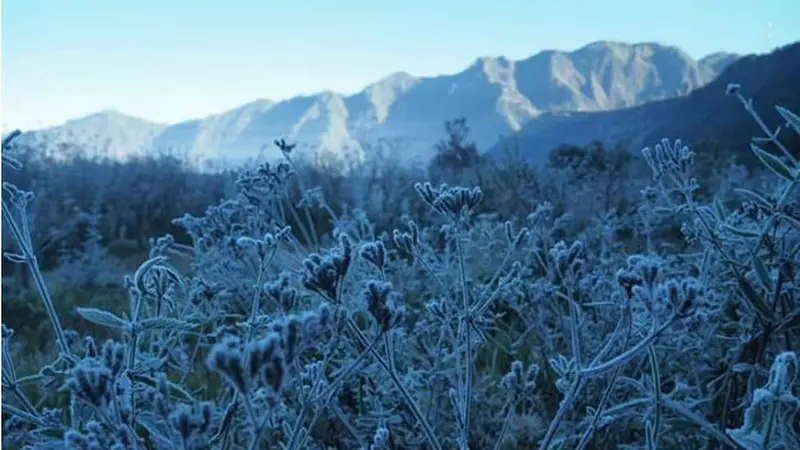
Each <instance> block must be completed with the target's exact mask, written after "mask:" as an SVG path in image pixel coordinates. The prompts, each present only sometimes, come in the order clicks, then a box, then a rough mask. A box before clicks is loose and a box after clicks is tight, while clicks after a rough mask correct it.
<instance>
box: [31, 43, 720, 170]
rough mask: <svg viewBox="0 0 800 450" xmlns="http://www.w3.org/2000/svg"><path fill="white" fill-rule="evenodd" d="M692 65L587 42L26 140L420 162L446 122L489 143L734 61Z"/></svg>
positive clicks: (692, 82)
mask: <svg viewBox="0 0 800 450" xmlns="http://www.w3.org/2000/svg"><path fill="white" fill-rule="evenodd" d="M703 59H705V60H706V62H700V60H697V61H696V60H694V59H692V58H691V57H690V56H689V55H687V54H686V53H685V52H683V51H682V50H680V49H679V48H677V47H674V46H668V45H663V44H658V43H634V44H626V43H622V42H617V41H596V42H592V43H589V44H587V45H585V46H583V47H580V48H578V49H576V50H573V51H562V50H544V51H541V52H538V53H536V54H533V55H531V56H529V57H527V58H524V59H521V60H511V59H509V58H506V57H503V56H483V57H479V58H476V59H475V60H473V62H472V63H471V64H470V65H469V66H467V67H466V68H465V69H463V70H461V71H459V72H456V73H453V74H443V75H437V76H431V77H416V76H414V75H411V74H409V73H407V72H403V71H398V72H394V73H392V74H389V75H387V76H385V77H383V78H381V79H379V80H376V81H375V82H373V83H370V84H369V85H367V86H365V88H364V89H362V90H361V91H359V92H357V93H354V94H351V95H345V94H341V93H336V92H330V91H323V92H319V93H316V94H311V95H298V96H294V97H291V98H289V99H286V100H283V101H272V100H268V99H257V100H254V101H253V102H249V103H246V104H244V105H240V106H238V107H236V108H233V109H231V110H228V111H224V112H221V113H217V114H212V115H209V116H207V117H204V118H198V119H193V120H187V121H183V122H179V123H176V124H156V123H153V122H149V121H147V120H145V119H140V118H136V117H132V116H128V115H125V114H123V113H119V112H116V111H112V112H108V113H107V114H108V115H109V116H111V118H110V119H109V123H110V124H113V126H110V127H109V129H108V130H104V129H102V124H103V122H102V120H100V119H99V118H98V114H102V113H95V114H93V115H90V116H87V117H84V118H78V119H73V120H71V121H69V122H67V123H66V124H64V125H61V126H58V127H52V128H49V129H46V130H41V131H37V132H33V133H37V134H40V135H43V136H45V137H50V138H51V139H55V140H63V139H61V138H62V137H64V135H65V134H66V135H67V136H70V139H73V140H77V141H78V142H80V143H81V144H83V145H87V146H88V145H91V143H92V142H94V141H97V142H105V143H106V145H105V146H99V147H102V148H101V149H100V150H99V151H98V152H106V153H108V154H110V155H113V156H120V155H126V154H137V153H144V152H148V151H153V150H156V149H158V150H167V151H177V152H179V153H184V154H187V155H188V156H190V157H191V158H197V159H208V158H211V159H214V158H220V157H223V158H226V159H229V160H232V161H238V160H245V159H249V158H254V157H258V156H262V157H267V158H269V157H274V156H276V155H277V153H276V151H275V150H274V149H270V150H267V151H266V153H265V152H264V150H263V145H264V144H266V143H270V142H272V141H273V140H274V139H276V138H286V139H288V140H292V141H295V142H297V143H298V144H300V146H299V148H301V149H302V148H306V149H314V150H319V151H321V152H327V153H333V154H342V153H343V152H345V151H348V150H355V151H363V148H362V145H361V144H362V143H364V142H366V143H375V142H380V141H383V140H389V141H399V142H401V143H402V144H403V145H404V146H405V148H404V149H403V150H404V151H403V157H404V158H406V159H411V160H414V159H427V158H429V157H430V156H431V155H432V152H433V145H434V143H435V142H436V140H438V139H439V138H440V134H441V132H442V124H443V123H444V121H446V120H450V119H454V118H457V117H462V116H465V117H467V119H468V121H469V123H470V126H471V127H472V134H473V138H474V139H475V140H476V141H477V142H478V144H479V146H481V147H482V148H488V147H489V146H490V145H492V144H494V143H495V142H497V140H498V138H499V137H500V136H502V135H508V134H510V133H513V132H516V131H519V130H521V129H523V127H524V126H525V125H526V124H527V123H529V122H530V121H532V120H535V119H537V118H539V117H542V116H546V115H547V114H549V113H571V112H585V111H605V110H612V109H619V108H625V107H630V106H635V105H640V104H643V103H647V102H650V101H655V100H661V99H665V98H672V97H675V96H681V95H686V94H688V93H689V92H691V91H693V90H694V89H697V88H699V87H701V86H703V85H705V84H707V83H708V82H710V81H711V80H712V79H713V78H714V77H715V76H716V75H717V73H718V70H720V68H724V67H725V66H726V65H727V64H730V63H731V62H732V61H733V60H734V59H735V57H734V56H731V55H730V54H729V53H724V52H718V53H714V54H712V55H708V56H707V57H705V58H703ZM98 128H100V129H98ZM104 134H109V135H110V136H104ZM76 135H81V136H80V137H79V138H77V139H76ZM98 135H99V136H98ZM109 147H111V148H109Z"/></svg>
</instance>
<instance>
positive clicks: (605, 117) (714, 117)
mask: <svg viewBox="0 0 800 450" xmlns="http://www.w3.org/2000/svg"><path fill="white" fill-rule="evenodd" d="M722 59H725V57H723V58H722ZM797 73H800V43H795V44H791V45H788V46H785V47H783V48H780V49H778V50H776V51H774V52H772V53H770V54H766V55H758V56H756V55H750V56H746V57H743V58H738V59H737V60H736V61H735V62H733V63H731V64H730V65H729V66H728V67H727V68H726V69H725V70H724V71H723V72H722V73H721V74H720V75H719V76H717V78H716V79H715V80H714V81H712V82H711V83H710V84H708V85H706V86H704V87H701V88H699V89H697V90H695V91H693V92H691V93H689V94H688V95H685V96H682V97H675V98H670V99H665V100H662V101H655V102H651V103H647V104H643V105H640V106H635V107H630V108H624V109H619V110H614V111H601V112H590V113H572V114H548V115H546V116H542V117H540V118H538V119H537V120H534V121H531V122H530V123H529V124H528V125H527V126H525V127H524V128H523V129H522V130H521V131H519V132H518V133H516V135H514V136H513V137H511V138H509V139H507V140H505V141H503V142H501V143H500V144H498V145H496V146H495V147H494V148H493V149H491V150H490V152H489V153H491V154H495V155H500V154H502V153H503V151H504V149H505V148H507V147H508V146H513V147H516V148H517V149H519V150H520V151H522V152H523V153H524V154H525V155H526V156H527V157H528V158H530V159H531V160H532V161H542V160H543V159H544V158H546V157H547V155H548V154H549V152H550V151H551V150H552V149H554V148H556V147H558V146H559V145H561V144H572V145H586V144H588V143H590V142H592V141H599V142H603V143H605V144H611V145H613V144H616V143H622V142H628V143H629V144H630V145H631V146H632V147H633V148H634V149H639V148H642V147H644V146H647V145H652V144H653V143H655V142H658V141H659V140H660V139H662V138H665V137H666V138H669V139H675V138H681V139H682V140H683V141H684V142H686V143H699V142H702V141H715V142H717V143H719V144H721V145H723V146H725V148H730V149H731V151H734V150H736V151H739V150H742V149H744V150H746V149H747V145H748V143H749V142H750V137H752V136H763V135H764V133H763V132H762V131H761V130H760V129H759V128H758V125H757V124H755V122H754V121H753V119H752V117H750V116H749V114H747V112H746V111H745V110H744V107H743V106H742V105H741V104H740V103H739V102H738V101H737V100H736V98H735V97H730V96H726V95H725V92H726V88H727V86H728V84H730V83H735V84H740V85H741V86H742V94H743V95H744V96H745V97H747V98H752V99H753V104H754V105H755V107H756V108H757V110H758V112H759V114H760V115H761V117H762V118H763V119H764V121H765V122H766V123H767V124H768V126H773V127H774V126H776V125H778V124H780V123H781V120H780V119H779V116H778V114H777V112H776V111H775V108H774V105H781V106H784V107H787V108H789V109H792V110H800V86H798V81H797Z"/></svg>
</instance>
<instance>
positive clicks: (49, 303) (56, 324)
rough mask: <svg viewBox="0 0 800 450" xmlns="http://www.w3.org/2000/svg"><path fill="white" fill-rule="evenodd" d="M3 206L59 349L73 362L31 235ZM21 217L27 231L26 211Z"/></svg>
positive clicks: (4, 206) (8, 209)
mask: <svg viewBox="0 0 800 450" xmlns="http://www.w3.org/2000/svg"><path fill="white" fill-rule="evenodd" d="M2 205H3V211H4V212H5V214H3V217H4V218H5V220H6V223H7V224H8V227H9V231H10V232H11V236H12V237H13V238H14V240H15V241H16V244H17V247H19V249H20V251H21V252H22V254H23V256H24V257H25V259H26V261H27V266H28V269H30V271H31V275H33V279H34V281H35V283H36V289H37V290H38V291H39V296H40V297H41V298H42V302H43V303H44V308H45V310H46V311H47V317H48V318H49V319H50V324H51V325H52V326H53V331H54V332H55V335H56V341H57V342H58V349H59V351H60V352H61V354H63V355H64V357H66V358H67V359H70V360H71V359H73V358H72V352H71V351H70V349H69V344H68V343H67V338H66V336H65V335H64V329H63V328H62V326H61V321H60V320H59V318H58V313H57V312H56V308H55V306H54V305H53V299H52V298H51V297H50V292H49V291H48V290H47V285H46V284H45V282H44V278H42V272H41V270H40V269H39V262H38V260H37V259H36V255H35V254H34V253H33V248H32V245H31V242H30V233H27V234H23V231H22V230H20V228H19V225H18V224H17V222H16V221H15V220H14V219H13V218H12V217H11V212H10V211H11V209H10V208H9V207H8V204H7V203H6V200H5V199H3V201H2ZM20 215H21V217H20V220H21V221H22V223H23V227H24V228H25V229H27V227H25V223H26V219H25V216H24V211H21V214H20Z"/></svg>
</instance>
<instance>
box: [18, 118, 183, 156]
mask: <svg viewBox="0 0 800 450" xmlns="http://www.w3.org/2000/svg"><path fill="white" fill-rule="evenodd" d="M166 127H167V125H164V124H157V123H152V122H148V121H146V120H143V119H140V118H138V117H133V116H128V115H125V114H123V113H121V112H119V111H116V110H113V109H105V110H103V111H100V112H97V113H94V114H91V115H88V116H86V117H82V118H79V119H73V120H69V121H67V122H66V123H64V124H63V125H60V126H58V127H53V128H48V129H44V130H39V131H34V132H28V133H24V134H23V135H22V136H21V137H20V138H18V140H19V141H20V142H26V141H27V142H31V141H35V142H36V143H37V148H38V149H41V150H43V151H46V152H50V153H57V152H58V151H59V149H60V147H59V144H60V143H63V142H68V143H71V144H75V145H76V146H77V147H79V148H81V149H82V151H84V152H85V153H87V154H92V155H104V156H109V157H112V158H122V157H125V156H128V155H133V154H139V153H144V152H147V151H149V150H151V143H152V141H153V139H154V138H155V137H156V136H157V135H158V134H159V133H161V132H162V131H164V129H165V128H166Z"/></svg>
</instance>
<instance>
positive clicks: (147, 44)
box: [0, 0, 800, 130]
mask: <svg viewBox="0 0 800 450" xmlns="http://www.w3.org/2000/svg"><path fill="white" fill-rule="evenodd" d="M223 5H224V6H223ZM798 17H800V0H671V1H660V0H641V1H634V0H515V1H511V0H508V1H503V0H492V1H489V0H484V1H478V0H462V1H455V0H451V1H446V0H393V1H388V0H338V1H337V0H329V1H322V0H294V1H274V0H250V1H245V0H239V1H236V0H224V1H221V0H191V1H187V0H138V1H130V0H129V1H122V0H118V1H111V0H94V1H90V0H3V1H2V33H1V34H2V76H1V81H2V93H1V94H0V95H2V100H0V108H1V109H0V113H1V115H0V120H2V128H3V130H9V129H11V128H16V127H20V128H23V129H31V128H40V127H43V126H53V125H57V124H60V123H63V122H64V121H66V120H68V119H73V118H77V117H81V116H85V115H88V114H91V113H94V112H97V111H100V110H103V109H115V110H118V111H121V112H123V113H125V114H129V115H133V116H137V117H141V118H144V119H147V120H150V121H154V122H160V123H175V122H179V121H183V120H189V119H193V118H199V117H205V116H207V115H209V114H214V113H220V112H224V111H226V110H229V109H232V108H235V107H237V106H240V105H242V104H244V103H247V102H250V101H253V100H255V99H258V98H267V99H271V100H282V99H286V98H290V97H293V96H296V95H301V94H312V93H316V92H320V91H324V90H330V91H335V92H341V93H354V92H357V91H359V90H361V89H362V88H363V87H364V86H365V85H367V84H369V83H371V82H374V81H376V80H378V79H380V78H382V77H384V76H386V75H389V74H391V73H393V72H396V71H401V70H402V71H405V72H408V73H410V74H412V75H416V76H430V75H438V74H447V73H455V72H458V71H460V70H462V69H464V68H465V67H466V66H468V65H469V64H470V63H472V62H473V61H474V60H475V59H476V58H478V57H481V56H501V55H502V56H506V57H508V58H511V59H523V58H526V57H528V56H530V55H532V54H534V53H536V52H538V51H541V50H546V49H558V50H574V49H577V48H579V47H581V46H583V45H585V44H588V43H590V42H595V41H598V40H615V41H623V42H631V43H633V42H660V43H663V44H668V45H676V46H678V47H680V48H681V49H683V50H684V51H686V52H687V53H688V54H690V55H691V56H693V57H695V58H699V57H702V56H705V55H707V54H709V53H712V52H716V51H721V50H724V51H728V52H736V53H745V54H746V53H763V52H766V51H769V50H771V49H772V48H775V47H777V46H780V45H785V44H787V43H791V42H796V41H800V27H798V26H797V18H798Z"/></svg>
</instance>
